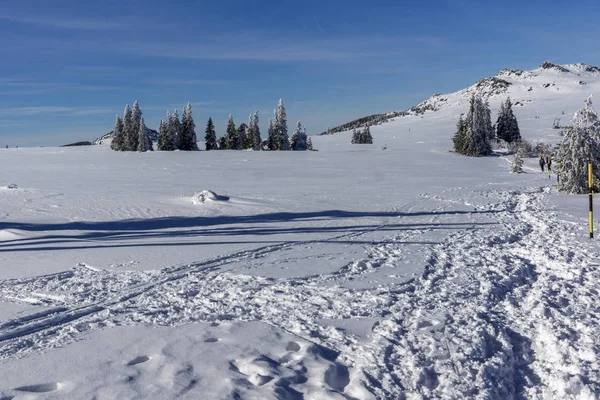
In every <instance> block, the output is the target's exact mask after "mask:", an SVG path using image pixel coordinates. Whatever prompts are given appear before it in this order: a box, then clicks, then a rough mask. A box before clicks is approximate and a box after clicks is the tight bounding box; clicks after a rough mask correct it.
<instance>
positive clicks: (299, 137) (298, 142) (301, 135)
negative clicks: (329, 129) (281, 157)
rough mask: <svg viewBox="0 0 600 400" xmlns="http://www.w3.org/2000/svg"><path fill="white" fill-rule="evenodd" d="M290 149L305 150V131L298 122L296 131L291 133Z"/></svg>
mask: <svg viewBox="0 0 600 400" xmlns="http://www.w3.org/2000/svg"><path fill="white" fill-rule="evenodd" d="M290 140H291V149H292V150H306V147H307V143H306V129H305V128H304V127H303V126H302V124H301V123H300V121H298V124H297V125H296V130H295V131H294V133H292V138H291V139H290Z"/></svg>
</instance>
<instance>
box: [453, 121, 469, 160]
mask: <svg viewBox="0 0 600 400" xmlns="http://www.w3.org/2000/svg"><path fill="white" fill-rule="evenodd" d="M466 137H467V125H466V124H465V120H464V119H463V114H460V118H459V120H458V122H457V124H456V133H455V134H454V137H453V138H452V140H453V141H454V151H455V152H457V153H460V154H463V153H464V151H465V142H466Z"/></svg>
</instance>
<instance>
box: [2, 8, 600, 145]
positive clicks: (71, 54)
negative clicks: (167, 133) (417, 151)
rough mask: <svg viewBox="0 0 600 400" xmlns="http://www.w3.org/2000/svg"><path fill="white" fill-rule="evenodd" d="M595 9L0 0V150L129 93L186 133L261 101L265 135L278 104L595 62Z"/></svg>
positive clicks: (290, 106)
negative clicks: (188, 111) (188, 109)
mask: <svg viewBox="0 0 600 400" xmlns="http://www.w3.org/2000/svg"><path fill="white" fill-rule="evenodd" d="M88 3H89V4H88ZM599 19H600V7H599V6H598V5H597V1H587V0H582V1H579V2H578V3H577V4H576V5H567V4H566V3H564V2H556V1H537V0H534V1H518V2H517V1H503V2H497V1H485V0H484V1H477V2H474V1H473V2H471V1H460V0H458V1H456V0H447V1H433V0H432V1H427V2H414V1H411V2H403V1H397V0H396V1H376V0H373V1H369V2H365V1H355V0H346V1H326V0H321V1H314V0H304V1H286V0H280V1H277V2H275V1H270V0H267V1H264V0H261V1H260V2H252V1H238V0H236V1H228V0H221V1H218V2H217V1H210V2H208V1H193V0H179V1H177V0H174V1H173V2H166V1H160V2H158V1H153V0H146V1H137V0H130V1H127V2H122V1H113V0H106V1H98V2H84V1H72V0H53V1H48V0H20V1H14V0H0V52H1V58H0V60H1V61H0V146H4V145H5V144H8V145H9V146H10V147H14V146H15V145H20V146H37V145H44V146H48V145H60V144H64V143H68V142H73V141H78V140H91V139H94V138H96V137H98V136H100V135H101V134H103V133H105V132H107V131H109V130H110V129H112V126H113V124H114V118H115V115H116V114H117V113H122V110H123V108H124V106H125V104H127V103H129V104H131V103H133V101H134V100H138V101H139V102H140V106H141V109H142V111H143V112H144V118H145V120H146V124H147V125H148V126H150V127H153V128H155V129H156V127H157V126H158V123H159V120H160V118H161V117H162V116H163V115H164V114H165V113H166V110H167V109H171V110H173V109H175V108H178V109H179V110H181V109H182V108H183V106H184V104H185V103H187V102H188V101H189V102H191V103H192V105H193V115H194V118H195V120H196V125H197V132H198V133H199V136H203V135H204V133H203V132H204V127H205V124H206V120H207V119H208V117H209V116H211V117H212V118H213V120H214V121H215V125H216V128H217V135H219V136H220V135H222V134H223V132H224V129H225V126H226V122H227V117H228V115H229V113H232V114H233V117H234V120H235V122H236V124H240V123H241V122H246V121H247V118H248V114H249V113H250V112H252V111H255V110H260V111H261V130H262V133H263V136H264V135H265V134H266V126H267V121H268V118H269V116H270V115H271V113H272V110H273V108H274V107H275V106H276V104H277V100H278V99H279V98H283V99H284V103H285V105H286V108H287V112H288V118H289V121H290V125H292V124H295V121H297V120H301V121H302V122H303V123H304V124H305V125H306V127H307V129H308V132H309V133H312V134H315V133H319V132H321V131H323V130H325V129H326V128H327V127H328V126H331V127H333V126H335V125H338V124H341V123H344V122H348V121H349V120H351V119H354V118H358V117H362V116H365V115H368V114H374V113H379V112H385V111H392V110H400V109H405V108H408V107H411V106H412V105H414V104H416V103H418V102H420V101H422V100H424V99H425V98H427V97H429V96H430V95H432V94H434V93H437V92H444V93H447V92H453V91H456V90H459V89H462V88H464V87H466V86H469V85H471V84H473V83H474V82H475V81H477V80H479V79H481V78H485V77H487V76H491V75H494V74H495V73H496V72H497V71H498V70H500V69H502V68H519V69H533V68H536V67H537V66H538V65H539V64H541V63H542V62H543V61H545V60H550V61H553V62H555V63H572V62H573V63H574V62H585V63H588V64H593V65H594V64H595V65H598V64H600V47H598V37H599V33H600V26H599V24H598V23H597V21H598V20H599Z"/></svg>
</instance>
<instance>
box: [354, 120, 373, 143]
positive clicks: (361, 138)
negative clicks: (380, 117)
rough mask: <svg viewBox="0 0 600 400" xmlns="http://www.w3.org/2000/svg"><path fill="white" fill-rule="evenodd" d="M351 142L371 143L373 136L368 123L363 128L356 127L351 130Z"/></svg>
mask: <svg viewBox="0 0 600 400" xmlns="http://www.w3.org/2000/svg"><path fill="white" fill-rule="evenodd" d="M351 143H352V144H373V136H371V128H370V126H369V125H367V126H366V127H364V128H363V129H358V130H356V128H355V129H354V130H353V131H352V141H351Z"/></svg>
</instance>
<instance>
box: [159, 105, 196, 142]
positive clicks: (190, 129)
mask: <svg viewBox="0 0 600 400" xmlns="http://www.w3.org/2000/svg"><path fill="white" fill-rule="evenodd" d="M197 142H198V139H197V137H196V123H195V122H194V118H193V117H192V105H191V104H190V103H188V104H187V105H186V106H185V107H184V108H183V116H182V118H181V121H180V120H179V114H178V112H177V110H175V111H174V112H173V114H171V113H170V111H167V116H166V120H160V124H159V126H158V145H157V148H158V150H161V151H174V150H183V151H195V150H198V143H197Z"/></svg>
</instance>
